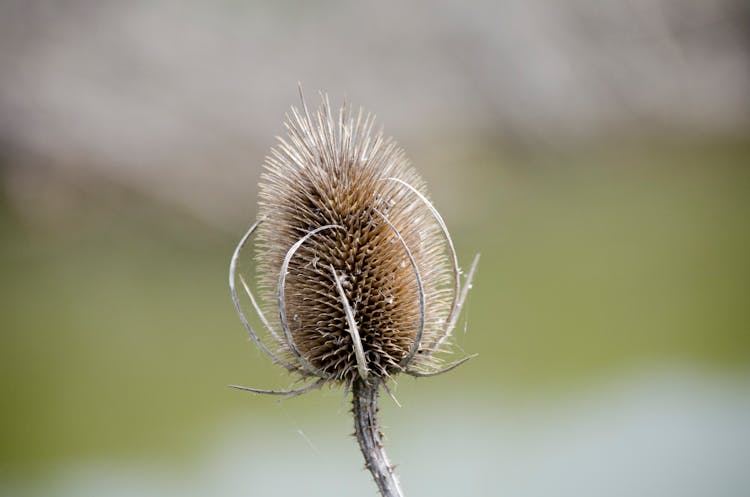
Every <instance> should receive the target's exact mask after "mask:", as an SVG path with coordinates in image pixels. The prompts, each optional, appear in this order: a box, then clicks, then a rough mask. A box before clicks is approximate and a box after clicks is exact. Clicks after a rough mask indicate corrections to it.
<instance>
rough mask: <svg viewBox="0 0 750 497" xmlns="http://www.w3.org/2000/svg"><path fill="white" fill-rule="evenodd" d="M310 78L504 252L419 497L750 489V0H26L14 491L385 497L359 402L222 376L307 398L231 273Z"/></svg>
mask: <svg viewBox="0 0 750 497" xmlns="http://www.w3.org/2000/svg"><path fill="white" fill-rule="evenodd" d="M298 82H299V83H301V84H302V86H303V88H304V90H305V93H306V99H307V101H308V104H310V105H311V106H314V105H317V102H318V100H319V95H318V92H319V91H323V92H326V93H328V94H329V95H330V97H331V99H332V102H333V103H336V104H337V103H338V102H341V101H343V100H344V99H346V100H347V102H349V103H351V104H353V105H354V106H360V105H361V106H363V107H364V108H365V109H366V110H368V111H371V112H373V113H375V114H376V115H377V116H378V122H379V123H380V124H381V125H383V126H384V129H385V133H386V134H387V135H390V136H393V137H394V138H396V140H398V142H399V143H400V144H401V146H402V147H403V148H404V149H405V150H406V152H407V155H408V156H409V157H410V159H411V160H412V162H413V163H414V165H415V167H416V168H417V169H418V170H419V171H420V173H421V174H422V175H423V176H424V177H425V179H426V180H427V183H428V185H429V187H430V190H431V192H432V197H433V200H434V201H435V204H436V205H437V207H438V208H439V209H440V211H441V213H442V214H443V216H444V217H445V219H446V221H447V223H448V225H449V227H450V228H451V230H452V232H453V236H454V239H455V240H456V242H457V245H458V248H459V251H460V255H461V258H462V260H463V261H464V264H467V263H468V261H469V260H470V257H471V256H472V255H473V253H474V252H477V251H479V252H481V253H482V262H481V265H480V271H479V275H478V278H477V281H476V284H475V288H474V290H473V294H471V295H470V297H469V302H468V305H467V309H466V313H465V316H464V318H463V319H462V320H461V323H460V332H459V333H458V334H457V335H458V336H457V346H458V350H459V352H460V351H461V350H464V351H466V352H467V353H473V352H480V356H479V357H478V358H477V359H475V360H474V361H472V362H470V363H469V364H467V365H466V366H463V367H462V368H461V369H459V370H457V371H455V372H453V373H451V374H450V375H446V376H444V377H440V378H435V379H429V380H420V381H413V380H411V379H404V380H401V381H400V382H399V384H398V386H397V388H396V395H397V396H398V398H399V400H400V401H401V403H402V404H403V407H402V408H397V407H395V406H394V405H393V404H391V403H390V401H389V400H387V399H384V404H385V405H384V409H383V422H384V424H385V425H386V434H387V436H388V443H389V446H390V447H391V449H390V455H391V458H392V460H394V461H395V462H396V463H398V464H399V474H400V475H401V479H402V483H403V487H404V490H405V492H406V494H407V495H409V496H417V495H425V496H426V495H430V496H440V495H472V496H494V495H515V496H518V497H523V496H538V495H575V496H577V497H581V496H600V495H611V496H639V497H648V496H654V497H656V496H660V497H661V496H667V495H675V496H681V497H684V496H703V495H712V496H737V497H739V496H745V495H747V494H748V493H749V492H750V476H748V474H747V471H746V469H745V468H746V466H747V462H748V461H750V428H749V427H748V423H747V419H749V418H750V369H749V368H748V365H749V364H748V359H750V311H749V309H750V307H748V305H747V304H748V302H747V299H748V295H749V294H750V284H749V283H748V282H749V281H750V260H749V259H748V257H747V254H748V253H750V229H749V228H748V226H749V225H748V223H747V219H748V216H749V215H750V170H749V169H748V166H750V140H749V138H750V133H749V131H750V8H748V5H747V4H746V2H743V1H740V0H736V1H730V0H700V1H698V0H694V1H690V0H626V1H625V0H620V1H615V0H599V1H593V0H571V1H568V2H553V1H549V0H546V1H545V0H525V1H521V0H504V1H497V2H490V1H477V2H458V1H434V2H425V1H417V2H408V3H407V2H378V3H372V4H367V3H359V2H351V3H344V2H334V1H314V2H299V3H293V2H252V1H239V0H232V1H229V0H226V1H218V2H197V1H184V2H176V1H174V2H172V1H166V0H153V1H142V2H95V1H86V0H72V1H52V0H48V1H37V0H34V1H21V0H16V1H13V0H2V1H0V275H1V277H0V292H1V295H2V304H0V340H1V341H0V399H2V400H0V402H2V409H1V410H0V411H1V412H2V413H1V414H0V420H2V421H3V422H2V424H1V425H0V426H1V427H0V495H8V496H17V495H24V496H26V495H44V496H74V495H75V496H88V495H91V496H93V495H108V496H119V495H122V496H133V495H154V496H177V495H180V496H185V495H196V496H197V495H222V496H240V495H243V496H244V495H299V494H300V493H301V492H304V493H305V494H306V495H353V494H356V495H375V488H374V486H373V484H372V482H370V481H368V480H369V475H367V474H366V473H365V472H364V471H363V470H362V462H361V461H360V455H359V452H358V449H357V447H356V444H355V442H354V440H353V439H351V437H349V436H348V434H349V433H350V432H351V427H350V423H351V421H350V416H349V413H348V406H347V401H346V400H345V399H343V393H342V392H338V391H335V390H325V391H323V392H316V393H312V394H309V395H307V396H305V397H304V398H300V399H294V400H287V401H283V402H277V401H276V400H275V399H271V398H266V397H258V396H250V395H245V394H242V393H239V392H233V391H230V390H229V389H227V388H226V387H225V385H226V384H230V383H240V384H243V383H244V384H248V385H250V386H256V387H286V386H289V385H290V383H291V379H290V378H288V377H287V376H286V375H285V374H284V373H283V372H282V371H280V370H278V369H276V368H274V367H273V366H272V365H270V364H269V363H268V362H267V361H266V360H265V359H264V358H263V357H261V355H260V354H258V353H257V351H256V350H254V348H253V347H252V345H251V344H249V343H247V340H246V339H245V336H244V335H243V330H242V328H241V325H240V323H239V321H238V320H237V318H236V317H235V315H234V312H233V309H232V306H231V303H230V300H229V295H228V289H227V288H226V272H227V265H228V260H229V256H230V254H231V251H232V249H233V246H234V244H235V243H236V242H237V240H238V239H239V237H240V236H241V234H242V233H243V231H244V229H245V228H246V227H247V226H248V225H249V224H250V223H251V222H252V220H253V219H254V216H255V202H256V184H257V181H258V179H259V175H260V171H261V168H262V163H263V160H264V156H265V155H266V154H267V153H268V150H269V148H270V147H271V146H272V145H273V144H274V142H275V138H274V137H275V135H279V134H282V133H283V127H282V121H283V119H284V114H285V113H286V112H287V111H288V109H289V107H290V105H293V104H297V103H298V95H297V84H298ZM464 330H465V333H464Z"/></svg>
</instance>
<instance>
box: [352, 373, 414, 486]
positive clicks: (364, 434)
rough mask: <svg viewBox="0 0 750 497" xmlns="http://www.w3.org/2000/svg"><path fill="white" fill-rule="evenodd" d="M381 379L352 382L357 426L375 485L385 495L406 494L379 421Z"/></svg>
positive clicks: (360, 442) (355, 426)
mask: <svg viewBox="0 0 750 497" xmlns="http://www.w3.org/2000/svg"><path fill="white" fill-rule="evenodd" d="M379 387H380V385H379V382H378V381H373V380H371V381H365V380H363V379H362V378H357V379H355V380H354V384H353V385H352V404H353V410H352V412H353V413H354V429H355V435H356V437H357V442H359V448H360V449H362V455H363V456H365V466H366V467H367V469H369V470H370V473H372V477H373V479H374V480H375V484H377V486H378V490H380V494H381V495H382V496H383V497H403V494H402V493H401V488H400V487H399V485H398V480H397V479H396V474H395V473H394V471H393V466H391V463H390V462H389V461H388V456H387V455H386V453H385V449H384V448H383V440H382V437H383V434H382V433H381V432H380V428H379V426H378V421H377V413H378V388H379Z"/></svg>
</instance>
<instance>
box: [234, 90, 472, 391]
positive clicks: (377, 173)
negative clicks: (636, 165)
mask: <svg viewBox="0 0 750 497" xmlns="http://www.w3.org/2000/svg"><path fill="white" fill-rule="evenodd" d="M300 96H301V92H300ZM373 122H374V120H373V118H372V117H371V116H370V115H369V114H368V115H364V114H363V112H362V110H361V109H360V110H359V112H358V113H357V114H356V115H352V114H351V113H350V112H349V110H348V109H347V108H346V105H344V106H343V107H342V108H341V109H340V110H339V111H338V112H337V113H336V114H335V115H334V114H333V112H332V110H331V107H330V104H329V101H328V98H327V96H322V103H321V106H320V107H319V108H318V109H317V111H316V112H314V113H310V111H309V110H308V108H307V106H306V105H305V102H304V98H303V99H302V109H301V110H300V109H297V108H294V107H293V108H292V111H291V115H287V120H286V122H285V126H286V129H287V132H288V136H287V137H286V138H279V144H278V145H277V146H276V147H274V148H273V149H272V150H271V154H270V156H268V157H267V158H266V164H265V172H264V173H263V175H262V180H261V183H260V185H259V221H258V223H256V225H254V226H253V227H252V228H251V230H250V231H249V232H248V233H247V234H246V235H245V237H244V238H243V240H242V241H241V242H240V245H239V246H238V247H237V250H236V251H235V254H234V256H233V258H232V263H231V267H230V287H231V288H232V295H233V298H234V301H235V306H236V307H237V310H238V313H239V314H240V317H241V319H242V321H243V323H244V324H245V326H246V327H247V328H248V331H249V332H250V334H251V337H252V338H253V340H254V341H255V342H256V343H257V344H258V345H259V346H260V347H261V349H262V350H263V351H264V352H266V353H267V354H268V355H269V356H271V357H272V358H273V360H274V361H275V362H277V363H280V364H282V365H284V366H285V367H286V368H287V369H289V370H290V371H293V372H296V373H299V374H300V375H302V376H303V377H316V378H318V381H317V382H316V383H314V384H313V385H311V387H315V386H319V385H321V384H323V383H325V382H335V383H344V384H346V385H347V386H350V385H351V384H352V382H353V381H354V380H355V379H357V378H361V379H362V380H368V381H372V382H373V383H375V384H377V383H379V382H382V381H384V380H386V379H387V378H389V377H392V376H394V375H395V374H398V373H400V372H406V373H409V374H412V375H414V376H429V375H433V374H439V373H440V372H443V371H445V370H448V369H452V368H453V367H455V366H457V365H458V364H460V363H462V362H463V361H465V360H466V359H464V360H462V361H459V362H458V363H455V364H453V365H450V366H448V367H447V368H444V369H443V370H440V369H438V368H439V367H440V366H441V361H440V360H439V358H438V357H437V356H436V354H438V353H440V352H442V351H444V349H445V347H446V345H447V343H448V341H449V340H448V338H449V337H450V334H451V331H452V328H453V327H454V326H455V323H456V319H457V317H458V313H459V312H460V310H461V306H462V304H463V299H464V297H465V295H466V292H467V291H468V289H469V287H470V279H471V276H472V274H473V271H474V268H475V266H476V259H475V262H474V264H473V265H472V269H471V270H470V271H469V275H468V276H467V278H466V282H465V284H464V285H463V288H462V285H461V282H460V272H459V269H458V264H457V260H456V254H455V250H454V248H453V243H452V241H451V238H450V235H449V234H448V231H447V229H446V227H445V223H444V222H443V220H442V218H441V217H440V215H439V214H438V212H437V210H435V208H434V207H433V206H432V204H431V203H430V201H429V200H428V196H427V192H426V189H425V186H424V183H423V181H422V179H421V178H420V177H419V175H418V174H417V173H416V171H415V170H414V169H413V168H412V167H411V166H410V164H409V162H408V160H407V159H406V158H405V156H404V153H403V151H402V150H401V149H400V148H399V147H398V146H397V145H396V144H395V142H394V141H393V140H391V139H386V138H384V137H383V134H382V132H381V131H378V132H375V133H374V132H373ZM256 227H257V244H256V257H255V259H256V263H257V265H256V275H257V280H258V285H259V288H260V295H261V296H262V301H263V302H264V304H263V305H259V304H258V303H257V302H256V300H255V298H254V296H253V294H252V293H251V292H250V289H249V286H248V285H247V284H246V282H245V280H244V278H242V276H240V279H241V282H242V285H243V287H244V289H245V291H246V293H247V295H248V297H249V298H250V301H251V303H252V304H253V306H254V307H255V310H256V312H257V313H258V315H259V316H260V319H261V321H262V322H263V324H264V327H265V328H266V330H267V332H268V337H267V338H270V340H271V343H272V345H271V346H267V345H265V342H263V341H262V340H260V338H259V337H258V335H257V334H256V333H255V332H254V331H253V329H252V328H251V327H250V325H249V324H248V322H247V320H246V319H245V316H244V314H243V312H242V309H241V306H240V304H239V298H238V296H237V294H236V291H235V277H236V272H237V271H236V269H237V260H238V258H239V254H240V251H241V249H242V247H243V245H244V244H245V242H246V240H247V239H248V237H249V236H250V235H251V234H252V233H253V232H254V231H255V229H256ZM266 316H274V318H273V319H267V318H266ZM277 330H280V331H277ZM249 390H252V391H259V390H255V389H249ZM306 390H307V388H306V389H302V390H296V391H289V392H268V391H263V392H266V393H284V394H294V393H301V392H303V391H306Z"/></svg>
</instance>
